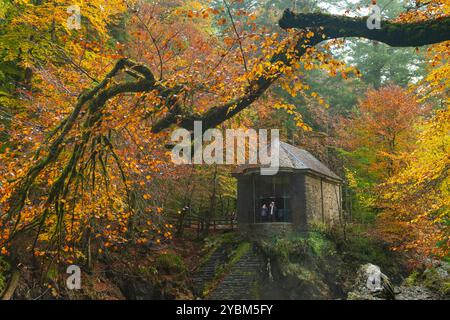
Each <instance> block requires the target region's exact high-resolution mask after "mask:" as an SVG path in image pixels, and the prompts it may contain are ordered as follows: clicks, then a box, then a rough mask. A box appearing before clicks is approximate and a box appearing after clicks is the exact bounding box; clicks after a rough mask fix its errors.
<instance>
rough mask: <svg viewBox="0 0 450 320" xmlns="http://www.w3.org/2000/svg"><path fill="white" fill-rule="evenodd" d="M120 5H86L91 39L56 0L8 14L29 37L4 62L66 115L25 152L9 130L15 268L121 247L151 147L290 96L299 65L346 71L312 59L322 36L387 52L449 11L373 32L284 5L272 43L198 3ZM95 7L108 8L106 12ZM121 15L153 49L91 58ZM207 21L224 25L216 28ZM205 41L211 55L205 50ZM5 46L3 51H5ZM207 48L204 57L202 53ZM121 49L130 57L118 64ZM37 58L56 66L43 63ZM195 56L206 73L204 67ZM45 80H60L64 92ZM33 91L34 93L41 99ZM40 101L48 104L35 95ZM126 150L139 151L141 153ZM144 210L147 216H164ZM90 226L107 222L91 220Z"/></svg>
mask: <svg viewBox="0 0 450 320" xmlns="http://www.w3.org/2000/svg"><path fill="white" fill-rule="evenodd" d="M63 2H64V1H63ZM88 2H89V3H90V4H91V3H94V2H95V1H88ZM118 2H120V5H118V6H117V7H115V9H114V10H113V11H107V10H106V11H102V10H100V9H97V10H96V9H95V8H97V7H98V6H99V3H98V2H97V4H96V5H95V6H94V7H90V11H88V13H87V15H86V16H85V18H86V19H87V20H89V21H90V23H89V24H87V25H88V26H90V27H92V26H93V27H94V30H95V33H96V37H97V38H98V41H91V42H80V40H79V38H77V37H75V36H74V35H73V33H72V32H73V31H71V30H67V29H66V28H62V27H60V26H61V25H64V22H63V23H61V20H64V19H63V18H62V17H65V16H64V15H63V12H64V11H63V10H64V9H65V8H66V6H65V5H66V3H64V5H62V4H50V3H47V2H43V3H42V4H33V2H32V1H20V2H19V3H17V4H15V5H16V6H15V7H13V8H12V9H11V10H13V11H14V13H15V14H18V13H17V12H18V11H21V10H23V12H22V14H21V17H20V18H17V16H16V17H14V14H12V16H11V23H10V25H9V26H10V28H11V32H15V33H13V34H17V35H20V32H23V29H24V28H25V29H26V30H28V31H30V32H31V33H30V34H27V36H28V37H29V39H30V41H27V42H26V45H23V44H22V45H19V46H18V47H17V48H19V50H18V51H16V55H15V58H18V57H20V59H21V60H22V61H21V63H23V64H24V65H25V66H32V67H33V68H34V69H36V71H38V72H39V74H40V76H39V81H41V82H42V81H44V82H45V83H47V84H48V83H52V85H53V86H54V87H58V89H60V91H62V92H64V94H60V95H59V96H58V97H54V98H52V99H50V100H47V102H48V101H53V103H56V104H58V103H61V105H64V106H65V110H67V111H68V112H65V113H62V114H60V116H61V115H63V117H62V118H63V119H62V120H61V121H60V122H59V123H58V124H56V123H55V124H54V126H53V128H52V129H51V130H49V131H47V132H45V134H44V135H43V134H42V132H40V133H37V132H36V133H35V134H36V135H38V134H39V135H40V136H41V139H39V140H36V141H33V142H32V143H29V141H28V140H27V139H26V138H27V137H28V136H29V134H30V132H25V131H22V132H17V136H15V137H14V139H13V144H12V145H11V146H10V148H9V149H8V150H7V152H5V154H2V155H1V157H2V168H1V170H2V180H1V197H0V208H1V209H2V212H3V213H2V215H1V220H0V228H1V230H2V233H1V235H2V239H3V241H2V243H1V244H0V247H1V248H2V251H3V253H5V254H7V253H9V252H10V254H11V255H12V259H13V260H17V259H20V258H21V257H23V255H22V254H23V252H24V250H30V251H32V252H33V253H34V254H35V255H37V256H40V255H46V254H50V255H53V256H55V255H56V256H57V257H58V261H61V260H64V259H67V257H70V258H69V259H70V260H71V261H73V260H74V259H77V258H78V257H80V256H83V255H86V254H84V253H83V252H80V251H79V250H78V249H77V246H76V243H77V242H79V241H80V240H81V239H82V238H85V237H88V238H92V237H96V236H97V235H98V236H99V237H101V238H104V239H105V240H104V241H105V244H107V245H108V246H114V245H116V244H120V243H122V242H125V241H127V239H125V237H124V236H123V234H126V233H127V231H129V229H128V228H129V226H130V224H129V221H130V219H132V217H133V216H134V215H135V214H136V212H138V211H142V210H144V211H145V210H148V208H145V207H142V206H139V201H137V200H136V199H137V197H138V198H139V199H141V198H142V199H143V200H150V199H148V198H149V196H148V195H146V194H145V192H142V193H140V194H138V195H136V192H135V190H136V189H138V188H139V186H140V185H141V186H142V183H143V184H144V185H143V186H145V183H146V182H145V181H140V182H137V181H139V180H142V179H143V177H147V175H145V174H143V172H145V170H147V169H148V170H151V171H152V172H155V173H156V172H157V171H158V170H161V168H160V167H161V166H162V164H161V163H160V160H159V159H156V158H155V157H154V154H153V150H158V147H159V148H161V146H162V145H163V141H164V136H165V135H166V133H167V129H169V128H171V127H173V126H178V127H182V128H186V129H188V130H192V129H193V124H194V121H202V122H203V129H204V130H206V129H208V128H213V127H216V126H218V125H220V124H222V123H224V122H225V121H227V120H231V119H233V118H234V117H238V116H239V115H240V114H241V113H243V112H246V111H247V110H249V109H250V108H251V107H252V106H255V105H256V104H257V103H258V102H259V101H258V100H259V99H260V98H261V97H262V96H263V95H264V94H265V93H267V92H268V90H269V88H270V87H271V86H272V85H273V84H274V83H275V82H276V81H279V82H280V83H281V84H282V85H283V86H285V87H290V88H291V89H290V92H291V93H292V94H295V93H296V92H304V91H307V90H308V88H305V86H304V85H303V84H302V83H301V82H299V80H298V78H297V77H296V73H297V72H301V70H302V69H303V68H304V69H305V70H307V69H310V68H321V69H323V70H326V71H328V72H329V73H330V74H336V73H337V72H339V73H342V74H346V73H349V72H352V71H353V70H352V69H351V68H348V67H347V66H345V65H344V63H342V62H338V61H335V60H334V59H332V57H331V56H330V55H329V54H328V53H327V52H326V51H323V50H318V49H317V45H319V44H324V48H325V49H326V48H327V45H329V42H330V41H331V42H332V41H335V40H338V39H344V38H349V37H361V38H366V39H370V40H374V41H379V42H383V43H386V44H388V45H390V46H393V47H406V46H407V47H420V46H426V45H431V44H438V43H442V42H444V41H447V40H450V18H449V17H448V16H447V15H446V14H447V13H446V10H447V11H448V4H445V3H444V2H442V1H435V2H434V1H433V2H431V3H430V4H429V5H428V8H429V9H427V10H428V11H426V13H424V15H422V14H420V15H416V16H414V15H411V12H409V13H407V14H406V15H405V16H401V17H399V19H397V20H395V21H382V22H381V29H379V30H370V29H368V28H367V25H366V21H367V17H361V18H352V17H346V16H337V15H330V14H322V13H296V12H293V11H291V10H289V9H286V10H285V11H284V13H283V16H282V17H281V18H280V20H279V26H280V27H281V29H283V30H285V31H282V30H280V32H283V33H282V36H283V39H282V40H279V36H280V35H279V34H276V35H265V37H261V35H260V34H258V33H256V32H255V33H254V34H252V32H251V31H250V32H247V33H245V34H243V33H242V34H241V33H240V32H239V29H238V26H237V25H236V24H235V22H234V21H233V18H232V17H233V14H232V13H231V11H230V8H229V7H227V6H226V5H225V6H224V7H222V8H219V9H217V8H210V7H207V6H203V5H202V4H201V3H198V2H188V3H183V2H181V3H179V2H178V1H174V2H173V3H171V4H173V6H170V4H168V5H167V7H164V6H160V7H157V6H156V5H154V6H150V7H148V6H147V5H145V4H143V3H138V4H135V3H134V2H131V1H130V2H126V1H125V2H122V1H118ZM67 4H68V3H67ZM104 5H105V6H107V7H108V8H109V7H111V4H109V3H108V4H107V3H104ZM442 6H445V9H442ZM55 12H56V13H55ZM98 12H103V13H102V14H98ZM123 12H128V13H129V14H130V15H131V17H132V20H133V24H132V26H131V28H135V29H136V30H134V31H135V33H136V36H137V37H141V38H140V39H141V40H146V41H147V42H146V43H148V44H150V45H151V47H152V49H151V50H152V53H151V54H149V53H148V51H149V50H147V49H145V50H140V49H142V48H139V46H138V45H136V46H135V47H133V48H129V49H128V50H127V48H123V46H121V45H120V44H118V45H116V48H115V50H114V51H112V52H109V53H105V52H103V51H107V50H103V49H102V48H103V47H102V46H103V45H105V44H106V43H107V42H108V41H109V35H108V34H107V32H106V30H105V29H106V24H107V21H112V19H117V17H118V15H120V14H121V13H123ZM240 14H247V13H245V12H243V13H242V12H241V13H240ZM211 16H221V17H222V16H223V18H220V19H219V20H217V22H216V20H213V19H211ZM411 17H414V19H413V18H411ZM147 21H151V22H147ZM192 21H196V22H198V21H201V22H198V23H199V24H200V25H201V24H203V27H204V28H198V27H196V26H195V25H194V24H193V23H192ZM150 23H151V27H150ZM215 23H218V24H220V25H226V26H227V28H226V32H225V33H226V35H225V36H224V37H223V38H220V37H218V36H212V37H209V35H210V34H208V32H207V31H208V30H207V29H208V28H211V26H213V25H214V24H215ZM248 23H249V25H250V26H251V27H253V28H254V30H256V29H257V26H254V25H252V14H248ZM84 28H86V27H84ZM205 29H206V31H205ZM250 30H252V29H250ZM83 32H88V33H89V30H85V29H83V30H82V31H81V35H83ZM41 33H42V34H41ZM244 36H245V37H244ZM16 40H17V39H16ZM137 40H139V38H138V39H137ZM137 40H136V41H137ZM252 41H253V42H254V43H253V45H252ZM325 42H326V43H325ZM60 43H61V45H60ZM62 43H64V45H62ZM245 44H247V45H248V46H247V47H246V46H245ZM215 45H217V47H218V48H219V49H213V47H215ZM36 46H37V47H36ZM6 47H7V48H6V49H7V50H9V51H8V53H9V54H12V53H11V52H13V51H12V50H11V48H12V47H14V44H11V43H10V45H9V46H6ZM83 50H84V51H83ZM208 50H211V52H212V55H213V56H214V58H211V57H210V56H208V55H207V54H206V53H207V51H208ZM71 51H72V52H75V53H80V55H81V57H82V58H81V59H80V61H81V63H80V62H79V61H76V60H75V59H74V58H73V57H72V56H71V55H70V54H69V55H67V52H71ZM133 51H134V53H136V54H135V56H134V57H133V58H130V57H128V56H127V55H126V54H127V52H133ZM85 52H87V54H85ZM99 52H102V54H99ZM57 53H58V54H57ZM258 54H259V55H258ZM195 55H199V56H200V57H199V58H196V57H195ZM49 57H52V58H55V59H52V60H53V61H52V63H49V64H48V65H46V66H42V61H44V60H46V59H47V60H48V59H49ZM113 58H119V59H117V60H116V62H115V63H114V65H113V66H112V67H110V69H109V71H108V72H105V71H104V68H105V66H107V65H108V63H102V61H104V60H107V61H109V62H110V61H111V60H112V59H113ZM149 58H151V60H149ZM84 59H87V60H89V61H88V63H86V62H84V61H83V60H84ZM201 59H203V60H204V61H207V62H208V63H210V64H212V65H213V68H212V69H209V68H208V64H205V63H204V61H202V60H201ZM147 62H148V63H147ZM61 63H64V64H65V65H72V66H74V70H75V71H72V72H67V70H64V71H62V70H60V69H58V66H59V65H60V64H61ZM216 66H217V67H216ZM219 66H220V67H219ZM86 68H89V71H88V70H86ZM92 71H95V73H96V74H95V75H93V74H91V73H92ZM52 72H54V73H56V74H58V75H60V74H61V73H66V72H67V73H68V76H69V79H70V88H68V87H67V86H66V85H65V84H64V83H61V82H60V81H59V80H58V79H59V77H54V76H53V75H54V74H53V73H52ZM227 73H228V74H227ZM166 76H167V78H166ZM35 81H37V80H35ZM78 83H81V84H82V85H83V87H84V88H85V89H84V90H83V92H82V93H81V94H79V95H78V94H76V93H75V92H76V91H75V92H73V91H72V89H73V88H75V87H76V85H77V84H78ZM293 84H295V85H294V86H293ZM45 89H46V88H45V86H42V88H41V90H42V91H43V92H44V93H45ZM24 94H25V95H27V94H28V95H31V94H32V92H31V93H30V92H25V93H24ZM311 95H312V96H315V95H314V93H311ZM74 96H76V99H74V98H75V97H74ZM69 97H71V98H69ZM40 99H47V97H46V96H45V94H43V95H41V96H40ZM70 99H72V100H70ZM75 100H76V101H75ZM41 101H42V100H41ZM72 101H73V105H71V102H72ZM35 102H37V101H35ZM33 108H34V110H33V111H34V112H28V114H26V115H25V117H26V118H27V120H25V121H28V120H30V119H33V114H37V113H38V112H39V108H41V107H40V104H39V103H35V104H33ZM286 108H287V109H289V107H288V106H287V107H286ZM52 111H54V109H53V110H52ZM18 114H19V116H18V118H19V119H20V113H18ZM49 120H50V119H47V121H49ZM51 121H54V118H52V120H51ZM299 122H300V123H299V125H302V124H301V121H300V120H299ZM47 125H50V124H49V123H47ZM34 130H36V129H34ZM118 132H120V134H118ZM31 133H33V132H31ZM24 150H25V151H24ZM149 150H150V151H149ZM154 152H156V151H154ZM138 153H143V155H142V156H140V157H139V156H137V154H138ZM136 180H137V181H136ZM148 180H149V181H151V174H150V175H149V179H148ZM150 183H151V182H150ZM121 195H124V196H123V197H121ZM142 199H141V200H142ZM151 210H152V212H153V214H155V215H157V214H159V213H160V212H161V211H162V208H159V207H154V208H152V209H151ZM96 219H97V220H98V219H100V220H103V221H106V222H107V221H114V224H113V223H111V224H106V225H105V224H100V223H98V221H97V220H96ZM148 222H149V225H152V223H153V221H148ZM148 229H149V230H150V231H151V233H150V238H151V239H152V240H154V241H156V242H158V243H159V242H161V241H162V240H161V235H164V237H165V238H170V237H171V231H170V226H165V225H164V224H163V225H162V226H152V227H151V228H148ZM149 230H146V231H149ZM108 239H109V240H108ZM143 241H145V240H143ZM19 242H20V243H21V244H22V245H18V243H19ZM23 243H25V244H26V245H25V246H24V245H23Z"/></svg>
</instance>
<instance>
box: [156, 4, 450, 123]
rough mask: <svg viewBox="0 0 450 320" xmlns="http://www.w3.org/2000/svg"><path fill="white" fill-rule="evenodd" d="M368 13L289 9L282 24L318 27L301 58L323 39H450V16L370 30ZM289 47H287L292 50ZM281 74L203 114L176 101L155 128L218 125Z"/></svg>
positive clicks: (299, 48) (299, 51)
mask: <svg viewBox="0 0 450 320" xmlns="http://www.w3.org/2000/svg"><path fill="white" fill-rule="evenodd" d="M367 19H368V18H367V17H363V18H350V17H345V16H338V15H330V14H324V13H294V12H292V11H291V10H289V9H286V10H285V11H284V13H283V16H282V18H281V19H280V21H279V25H280V27H281V28H283V29H289V28H299V29H306V28H310V29H313V30H315V31H316V32H315V34H314V36H313V37H312V38H311V39H309V41H305V40H304V39H299V41H298V43H297V44H296V45H295V50H294V51H293V53H294V54H295V56H296V57H297V58H300V57H301V56H302V55H303V54H304V53H305V52H306V49H307V48H308V47H311V46H315V45H317V44H319V43H320V42H322V41H325V40H330V39H338V38H346V37H361V38H365V39H370V40H376V41H380V42H383V43H386V44H388V45H390V46H392V47H419V46H424V45H429V44H434V43H439V42H443V41H447V40H450V17H444V18H440V19H434V20H427V21H423V22H418V23H393V22H389V21H383V22H382V23H381V29H378V30H377V29H374V30H370V29H369V28H368V27H367ZM288 49H289V48H286V50H288ZM278 62H282V63H284V64H285V65H289V64H290V61H289V59H287V57H286V52H282V53H279V54H277V55H275V56H273V57H272V59H271V63H272V64H275V63H278ZM280 76H281V73H280V74H276V75H273V76H272V77H270V78H269V79H267V78H265V77H264V76H261V77H260V78H259V79H256V80H254V81H253V82H252V83H250V85H249V86H248V88H247V90H246V92H245V93H244V94H243V95H242V96H240V97H237V98H236V99H234V100H232V101H230V102H228V103H225V104H223V105H219V106H215V107H212V108H211V109H210V110H208V111H207V112H206V113H205V114H203V115H192V114H191V115H184V114H183V113H181V110H182V109H181V108H180V107H179V106H178V105H174V107H173V108H171V109H170V111H169V113H168V114H167V115H166V117H164V118H163V119H161V120H160V121H158V122H157V123H156V124H155V125H154V126H153V129H152V130H153V132H160V131H162V130H164V129H166V128H168V127H169V126H171V125H173V124H177V125H178V126H180V127H183V128H186V129H188V130H192V128H193V122H194V121H195V120H198V121H202V122H203V129H204V130H206V129H208V128H212V127H215V126H217V125H219V124H220V123H222V122H224V121H226V120H228V119H230V118H231V117H233V116H235V115H236V114H237V113H239V112H241V111H242V110H244V109H245V108H247V107H248V106H250V105H251V104H252V103H253V102H255V101H256V100H257V99H258V98H259V97H260V96H262V95H263V94H264V92H265V91H266V90H267V89H268V88H269V87H270V86H271V85H272V83H273V82H275V81H276V80H277V79H278V78H279V77H280Z"/></svg>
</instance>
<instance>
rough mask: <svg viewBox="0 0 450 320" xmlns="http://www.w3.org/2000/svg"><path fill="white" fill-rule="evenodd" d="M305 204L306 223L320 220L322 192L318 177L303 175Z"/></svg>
mask: <svg viewBox="0 0 450 320" xmlns="http://www.w3.org/2000/svg"><path fill="white" fill-rule="evenodd" d="M304 181H305V182H304V183H305V202H306V203H305V204H306V218H307V221H308V224H310V223H314V222H322V220H323V219H322V194H321V187H320V179H319V178H317V177H314V176H310V175H305V180H304Z"/></svg>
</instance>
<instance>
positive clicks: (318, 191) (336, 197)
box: [304, 175, 341, 225]
mask: <svg viewBox="0 0 450 320" xmlns="http://www.w3.org/2000/svg"><path fill="white" fill-rule="evenodd" d="M304 181H305V182H304V183H305V201H306V216H307V220H308V224H311V223H316V222H322V223H326V224H328V225H332V224H335V223H337V222H339V210H340V201H341V194H340V186H339V185H338V184H335V183H332V182H330V181H328V180H325V179H322V178H319V177H316V176H311V175H305V180H304Z"/></svg>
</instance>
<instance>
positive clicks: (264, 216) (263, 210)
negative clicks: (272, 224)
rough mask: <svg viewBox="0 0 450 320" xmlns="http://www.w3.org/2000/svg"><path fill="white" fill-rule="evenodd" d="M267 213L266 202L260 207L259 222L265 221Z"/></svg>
mask: <svg viewBox="0 0 450 320" xmlns="http://www.w3.org/2000/svg"><path fill="white" fill-rule="evenodd" d="M268 215H269V209H268V208H267V206H266V204H263V206H262V208H261V222H267V216H268Z"/></svg>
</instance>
